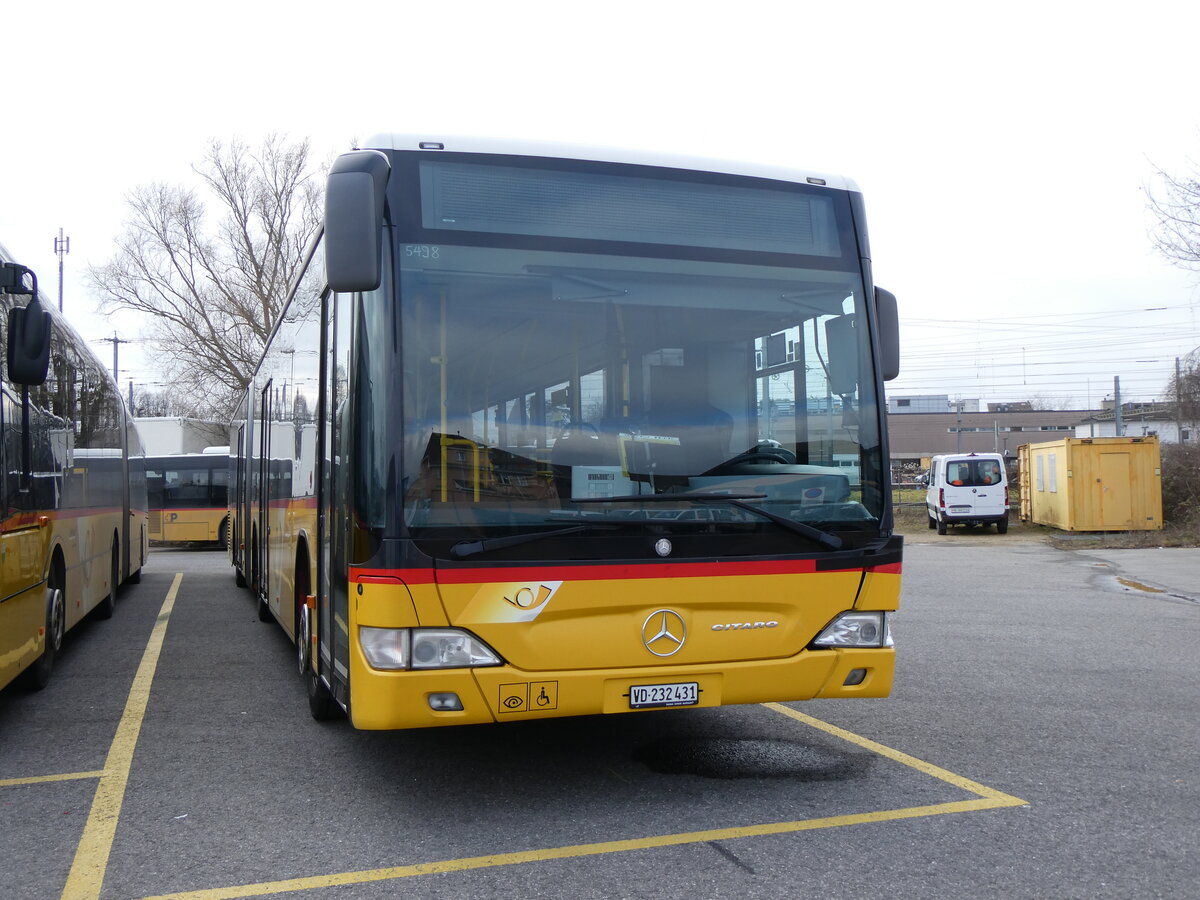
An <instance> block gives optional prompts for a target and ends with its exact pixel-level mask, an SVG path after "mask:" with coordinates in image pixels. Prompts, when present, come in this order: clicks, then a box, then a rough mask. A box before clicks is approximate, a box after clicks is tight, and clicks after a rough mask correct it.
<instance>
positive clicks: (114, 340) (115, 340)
mask: <svg viewBox="0 0 1200 900" xmlns="http://www.w3.org/2000/svg"><path fill="white" fill-rule="evenodd" d="M96 340H98V341H103V342H104V343H106V344H107V343H108V342H110V341H111V342H112V345H113V381H117V371H118V369H117V347H118V346H119V345H120V344H132V343H133V341H127V340H125V338H119V337H117V333H116V332H115V331H114V332H113V336H112V337H110V338H97V339H96Z"/></svg>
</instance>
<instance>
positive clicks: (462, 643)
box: [412, 628, 500, 669]
mask: <svg viewBox="0 0 1200 900" xmlns="http://www.w3.org/2000/svg"><path fill="white" fill-rule="evenodd" d="M498 665H500V657H498V656H497V655H496V654H495V653H493V652H492V650H491V648H490V647H488V646H487V644H485V643H484V642H483V641H481V640H479V638H477V637H475V636H474V635H472V634H470V633H469V632H466V631H460V630H459V629H457V628H414V629H413V630H412V667H413V668H414V669H461V668H465V667H467V666H498Z"/></svg>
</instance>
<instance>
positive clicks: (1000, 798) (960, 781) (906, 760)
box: [763, 703, 1026, 806]
mask: <svg viewBox="0 0 1200 900" xmlns="http://www.w3.org/2000/svg"><path fill="white" fill-rule="evenodd" d="M763 706H765V707H766V708H767V709H773V710H775V712H777V713H782V714H783V715H785V716H789V717H790V718H793V719H795V720H796V721H797V722H803V723H804V724H805V725H811V726H812V727H813V728H818V729H820V730H821V731H824V732H826V733H827V734H832V735H833V736H834V737H838V738H841V739H842V740H843V741H849V742H850V743H851V744H857V745H858V746H859V747H862V748H864V749H866V750H870V751H871V752H872V753H878V754H879V755H880V756H886V757H887V758H888V759H892V760H895V761H896V762H898V763H903V764H904V765H906V766H908V767H910V768H913V769H916V770H917V771H918V772H924V773H925V774H926V775H931V776H933V777H934V778H938V779H940V780H942V781H945V782H948V783H950V784H952V785H954V786H955V787H959V788H962V789H963V790H964V791H970V792H971V793H972V794H978V795H979V796H981V797H986V798H987V799H988V800H994V801H995V802H996V805H997V806H1025V805H1026V803H1025V801H1024V800H1021V799H1020V798H1018V797H1013V796H1011V795H1009V794H1004V793H1001V792H1000V791H997V790H996V789H994V788H990V787H988V786H987V785H983V784H980V783H979V782H977V781H971V780H970V779H969V778H963V777H962V776H961V775H955V774H954V773H953V772H949V771H947V770H946V769H942V768H939V767H938V766H935V765H933V764H932V763H927V762H925V761H924V760H920V759H917V758H916V757H915V756H909V755H908V754H907V753H901V752H900V751H899V750H893V749H892V748H891V747H885V746H884V745H883V744H877V743H876V742H875V741H872V740H870V739H869V738H865V737H862V736H861V735H857V734H855V733H854V732H852V731H846V730H844V729H842V728H838V727H837V726H836V725H830V724H829V723H828V722H822V721H821V720H820V719H814V718H813V717H812V716H808V715H805V714H804V713H802V712H799V711H798V710H795V709H792V708H791V707H790V706H784V705H783V704H781V703H764V704H763Z"/></svg>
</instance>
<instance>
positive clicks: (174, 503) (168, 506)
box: [146, 447, 229, 547]
mask: <svg viewBox="0 0 1200 900" xmlns="http://www.w3.org/2000/svg"><path fill="white" fill-rule="evenodd" d="M228 485H229V448H228V447H218V448H214V449H213V450H212V452H209V451H205V452H204V453H182V454H176V455H169V456H150V457H147V458H146V487H147V496H148V500H149V504H150V540H151V541H154V542H160V543H170V544H217V545H219V546H221V547H224V546H225V543H226V541H227V540H228V535H229V493H228Z"/></svg>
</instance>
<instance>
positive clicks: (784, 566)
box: [350, 559, 901, 584]
mask: <svg viewBox="0 0 1200 900" xmlns="http://www.w3.org/2000/svg"><path fill="white" fill-rule="evenodd" d="M900 565H901V564H900V563H887V564H884V565H880V566H868V567H867V568H866V570H867V571H868V572H876V573H879V574H882V575H899V574H900ZM859 571H862V569H861V568H860V567H858V566H851V567H848V568H845V569H824V570H822V574H828V573H832V572H859ZM816 572H817V565H816V560H812V559H798V560H731V561H728V562H703V563H646V564H642V565H632V564H623V565H613V564H611V563H604V564H601V565H595V566H551V565H545V566H514V567H512V568H496V567H489V568H478V569H475V568H469V569H468V568H462V569H437V570H435V569H362V568H357V567H352V568H351V569H350V581H351V582H362V583H364V584H396V583H399V582H403V583H404V584H436V583H438V582H441V583H442V584H482V583H492V582H504V581H513V582H515V581H537V580H543V581H547V580H549V581H617V580H631V579H637V578H703V577H710V578H724V577H733V576H744V575H811V574H815V573H816Z"/></svg>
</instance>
